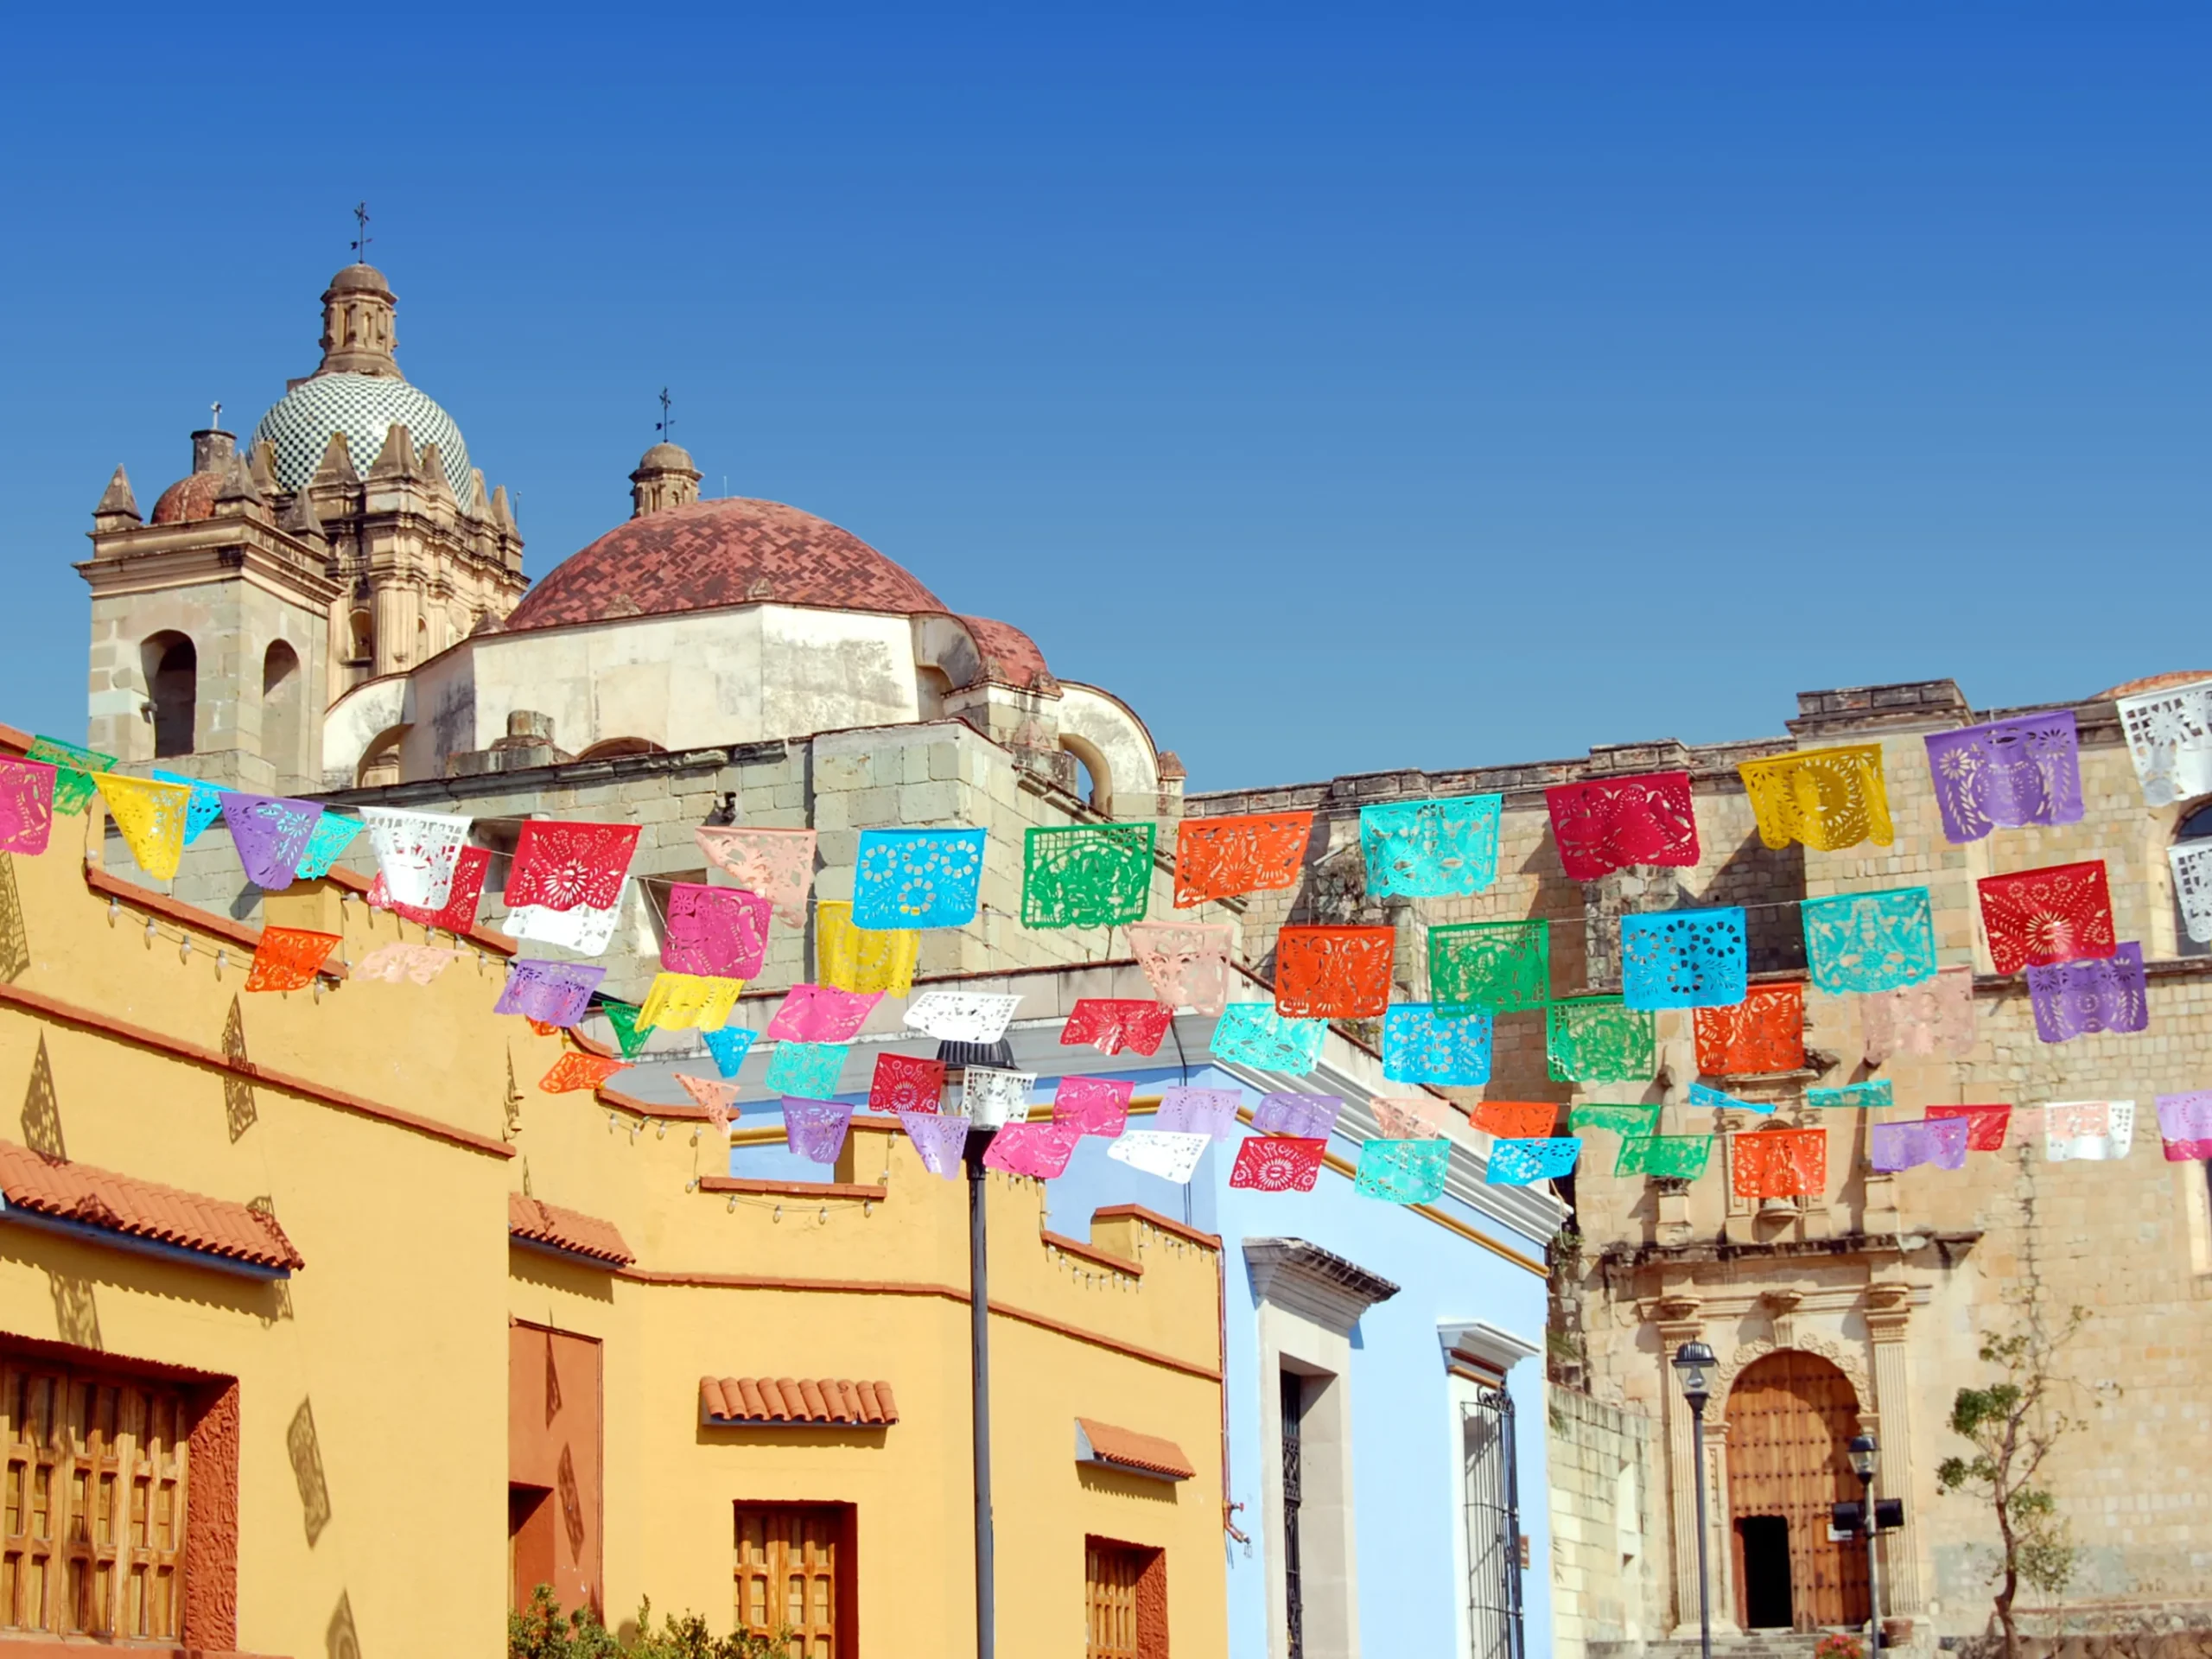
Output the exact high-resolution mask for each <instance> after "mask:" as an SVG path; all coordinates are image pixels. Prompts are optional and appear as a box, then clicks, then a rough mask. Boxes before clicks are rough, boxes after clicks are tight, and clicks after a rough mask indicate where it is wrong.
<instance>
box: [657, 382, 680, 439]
mask: <svg viewBox="0 0 2212 1659" xmlns="http://www.w3.org/2000/svg"><path fill="white" fill-rule="evenodd" d="M675 424H676V421H675V417H674V416H671V415H670V414H669V412H668V388H667V387H666V386H663V387H662V388H661V389H660V420H659V422H658V423H657V424H656V425H655V426H654V428H653V430H654V431H656V432H658V433H659V434H660V435H661V439H662V442H668V443H672V442H675V440H674V439H673V438H671V436H670V435H669V432H670V429H671V428H672V427H673V426H674V425H675Z"/></svg>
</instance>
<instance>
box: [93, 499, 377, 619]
mask: <svg viewBox="0 0 2212 1659" xmlns="http://www.w3.org/2000/svg"><path fill="white" fill-rule="evenodd" d="M92 546H93V555H92V557H91V558H89V559H86V560H85V561H84V562H83V563H80V564H79V565H78V566H77V574H78V575H81V576H82V577H84V579H85V581H86V584H87V585H88V586H89V587H90V588H92V594H93V597H95V598H104V597H106V596H109V595H111V594H133V593H144V592H150V591H155V590H158V589H162V588H177V587H181V586H184V585H186V584H188V583H191V582H221V581H226V580H228V579H230V578H231V577H232V576H234V575H237V574H238V573H239V572H240V571H243V572H244V573H245V575H246V576H247V578H248V579H249V580H251V581H253V582H256V583H257V585H258V586H260V587H264V588H269V589H270V591H272V592H276V593H280V594H295V595H296V596H297V597H298V598H300V599H301V600H302V601H305V602H306V603H308V605H310V606H313V607H316V608H318V609H319V608H321V607H327V605H329V604H330V602H331V601H333V600H334V599H336V598H337V597H338V596H339V595H340V594H342V593H344V592H345V591H346V589H345V587H344V585H343V584H342V583H340V582H334V581H333V580H332V579H331V577H330V575H328V574H327V563H326V562H325V560H324V559H323V557H322V556H321V554H319V553H316V552H315V551H314V550H311V549H309V548H308V547H306V546H304V545H303V544H302V543H298V542H296V541H294V540H292V539H291V537H289V536H286V535H285V534H284V533H283V531H277V530H271V529H270V528H268V527H267V526H265V525H262V524H256V523H254V522H253V521H252V520H251V519H246V518H228V519H203V520H200V521H199V522H197V523H194V524H154V525H149V526H147V527H146V528H144V529H143V530H126V531H118V532H116V533H115V534H113V535H110V536H100V537H95V538H94V539H93V543H92Z"/></svg>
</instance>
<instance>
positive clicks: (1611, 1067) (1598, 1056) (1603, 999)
mask: <svg viewBox="0 0 2212 1659" xmlns="http://www.w3.org/2000/svg"><path fill="white" fill-rule="evenodd" d="M1656 1033H1657V1027H1656V1026H1655V1025H1654V1023H1653V1021H1652V1017H1651V1015H1650V1014H1649V1012H1647V1011H1646V1010H1644V1009H1642V1008H1631V1007H1628V1006H1627V1005H1625V1004H1624V1002H1622V1001H1621V999H1620V998H1618V996H1575V997H1568V998H1567V999H1565V1000H1564V1001H1558V1002H1554V1003H1553V1004H1552V1005H1551V1006H1550V1007H1548V1008H1546V1009H1545V1010H1544V1058H1545V1060H1546V1062H1547V1064H1548V1065H1549V1066H1550V1068H1551V1077H1552V1081H1553V1082H1554V1083H1647V1082H1649V1080H1650V1079H1651V1078H1652V1077H1654V1076H1656V1074H1657V1072H1658V1070H1659V1047H1658V1038H1657V1034H1656Z"/></svg>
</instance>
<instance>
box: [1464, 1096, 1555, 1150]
mask: <svg viewBox="0 0 2212 1659" xmlns="http://www.w3.org/2000/svg"><path fill="white" fill-rule="evenodd" d="M1474 1123H1475V1127H1476V1128H1478V1129H1480V1130H1481V1131H1482V1132H1483V1133H1484V1134H1485V1135H1495V1136H1496V1137H1497V1139H1498V1140H1500V1141H1548V1140H1550V1139H1551V1138H1552V1131H1553V1130H1554V1128H1557V1127H1558V1126H1559V1105H1558V1103H1556V1102H1554V1101H1549V1100H1486V1101H1484V1102H1483V1103H1481V1104H1480V1105H1478V1106H1477V1107H1476V1108H1475V1118H1474Z"/></svg>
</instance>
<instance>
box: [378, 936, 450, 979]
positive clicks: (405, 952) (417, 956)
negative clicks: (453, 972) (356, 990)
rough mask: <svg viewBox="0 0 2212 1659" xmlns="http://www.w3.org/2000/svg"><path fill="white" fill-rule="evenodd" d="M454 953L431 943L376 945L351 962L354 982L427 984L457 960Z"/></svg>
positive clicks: (396, 942) (398, 941) (403, 942)
mask: <svg viewBox="0 0 2212 1659" xmlns="http://www.w3.org/2000/svg"><path fill="white" fill-rule="evenodd" d="M460 957H461V952H460V951H458V950H441V949H439V948H438V947H437V946H436V945H434V944H408V943H407V941H405V940H404V939H394V940H393V941H392V942H391V944H380V945H378V947H377V948H376V949H375V950H372V951H370V952H369V954H368V955H367V956H365V957H362V958H361V959H360V961H359V962H357V963H354V964H353V969H352V973H353V977H354V978H355V979H357V980H365V979H373V980H380V981H382V982H384V983H385V984H387V985H397V984H398V983H399V982H400V981H401V980H403V979H406V980H412V981H413V982H415V983H416V984H417V985H427V984H429V982H431V981H432V980H434V979H435V978H436V977H437V976H439V975H440V974H442V973H443V972H445V970H446V969H448V968H449V967H451V966H452V965H453V964H454V963H455V962H457V961H458V960H460Z"/></svg>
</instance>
